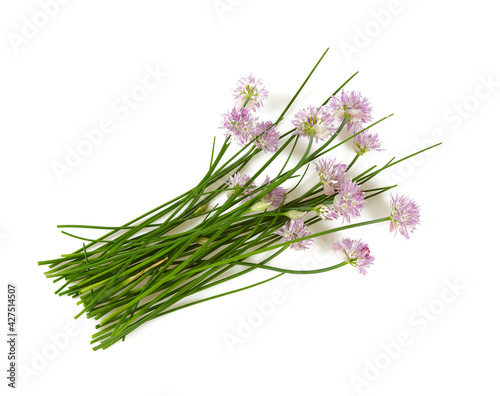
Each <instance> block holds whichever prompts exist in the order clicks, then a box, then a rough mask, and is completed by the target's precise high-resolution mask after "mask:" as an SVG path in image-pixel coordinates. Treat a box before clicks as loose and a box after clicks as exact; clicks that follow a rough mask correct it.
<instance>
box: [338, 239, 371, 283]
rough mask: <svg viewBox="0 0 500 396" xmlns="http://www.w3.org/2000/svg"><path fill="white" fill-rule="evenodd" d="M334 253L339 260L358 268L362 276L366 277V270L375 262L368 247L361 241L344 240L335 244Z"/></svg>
mask: <svg viewBox="0 0 500 396" xmlns="http://www.w3.org/2000/svg"><path fill="white" fill-rule="evenodd" d="M333 251H334V252H335V253H336V254H337V257H338V258H339V259H341V260H342V261H345V262H346V263H348V264H351V265H352V266H354V267H356V268H357V269H358V271H359V273H360V274H361V275H366V269H367V268H368V267H370V266H371V265H372V264H373V261H374V260H375V259H374V257H373V256H370V249H369V248H368V245H367V244H366V243H364V242H363V241H361V240H360V239H357V240H356V239H355V240H352V239H350V238H342V240H341V241H340V242H335V243H334V244H333Z"/></svg>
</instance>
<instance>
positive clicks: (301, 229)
mask: <svg viewBox="0 0 500 396" xmlns="http://www.w3.org/2000/svg"><path fill="white" fill-rule="evenodd" d="M274 233H275V234H278V235H280V236H281V237H282V238H281V241H282V242H286V241H292V240H294V239H297V238H303V237H306V236H308V235H311V232H310V231H309V230H308V229H307V226H306V225H305V224H304V221H303V220H302V219H298V220H290V221H289V222H287V223H286V224H285V225H284V226H283V227H281V228H279V229H278V230H276V231H275V232H274ZM312 243H313V241H312V239H304V240H302V241H298V242H294V243H292V244H291V245H290V247H291V248H292V249H293V250H306V249H307V248H309V247H310V245H311V244H312Z"/></svg>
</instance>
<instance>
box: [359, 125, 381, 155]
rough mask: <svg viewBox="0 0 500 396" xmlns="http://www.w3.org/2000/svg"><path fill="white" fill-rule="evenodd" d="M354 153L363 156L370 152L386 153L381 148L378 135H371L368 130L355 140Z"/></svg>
mask: <svg viewBox="0 0 500 396" xmlns="http://www.w3.org/2000/svg"><path fill="white" fill-rule="evenodd" d="M353 144H354V151H355V152H356V153H358V154H359V155H363V154H365V153H367V152H369V151H372V150H373V151H384V149H383V148H380V140H379V139H378V134H377V133H371V132H369V131H368V130H366V131H364V132H361V133H360V134H359V135H356V136H355V137H354V138H353Z"/></svg>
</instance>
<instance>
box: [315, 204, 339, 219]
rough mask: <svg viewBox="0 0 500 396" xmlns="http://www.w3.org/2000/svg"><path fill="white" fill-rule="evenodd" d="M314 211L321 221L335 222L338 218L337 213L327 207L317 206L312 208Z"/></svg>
mask: <svg viewBox="0 0 500 396" xmlns="http://www.w3.org/2000/svg"><path fill="white" fill-rule="evenodd" d="M314 210H315V211H316V213H317V214H318V216H319V217H320V219H321V220H337V219H338V218H339V215H338V214H337V212H335V210H334V209H332V208H330V207H329V206H327V205H318V206H316V207H314Z"/></svg>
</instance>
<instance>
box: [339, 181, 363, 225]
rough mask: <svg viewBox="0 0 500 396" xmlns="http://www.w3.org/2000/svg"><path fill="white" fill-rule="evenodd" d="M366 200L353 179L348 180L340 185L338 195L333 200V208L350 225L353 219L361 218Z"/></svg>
mask: <svg viewBox="0 0 500 396" xmlns="http://www.w3.org/2000/svg"><path fill="white" fill-rule="evenodd" d="M364 199H365V197H364V194H363V190H362V189H361V187H360V186H358V185H357V184H356V183H354V182H353V181H352V180H351V179H346V180H344V182H343V183H341V184H340V187H339V191H338V194H337V195H336V196H335V198H334V200H333V207H334V208H335V211H336V212H337V213H338V214H339V215H341V216H342V217H343V219H344V220H345V221H347V222H348V223H350V222H351V219H352V218H355V217H359V216H361V210H362V209H363V207H364V205H363V203H364Z"/></svg>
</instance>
